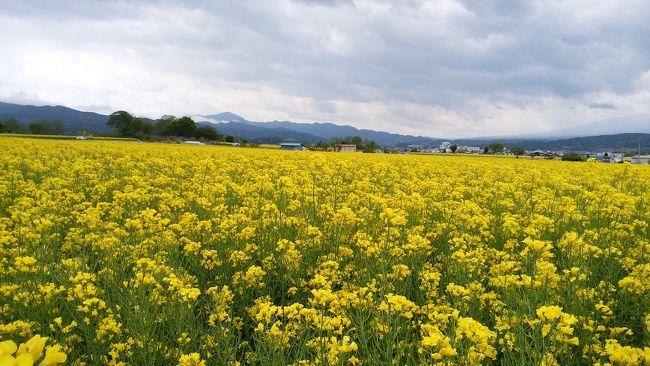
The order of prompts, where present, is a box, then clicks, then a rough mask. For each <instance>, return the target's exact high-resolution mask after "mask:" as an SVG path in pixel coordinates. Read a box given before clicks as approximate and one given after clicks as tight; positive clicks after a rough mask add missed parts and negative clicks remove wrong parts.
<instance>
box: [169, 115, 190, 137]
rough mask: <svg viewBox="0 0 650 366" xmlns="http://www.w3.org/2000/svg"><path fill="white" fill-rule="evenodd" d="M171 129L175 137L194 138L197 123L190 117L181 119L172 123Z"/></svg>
mask: <svg viewBox="0 0 650 366" xmlns="http://www.w3.org/2000/svg"><path fill="white" fill-rule="evenodd" d="M169 129H170V132H171V135H173V136H182V137H192V136H194V131H195V130H196V123H194V121H193V120H192V119H191V118H190V117H187V116H186V117H181V118H177V119H175V120H174V121H172V122H171V124H170V126H169Z"/></svg>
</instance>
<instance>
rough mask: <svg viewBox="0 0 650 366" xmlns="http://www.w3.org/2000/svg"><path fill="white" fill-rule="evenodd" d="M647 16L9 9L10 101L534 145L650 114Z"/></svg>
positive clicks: (453, 10)
mask: <svg viewBox="0 0 650 366" xmlns="http://www.w3.org/2000/svg"><path fill="white" fill-rule="evenodd" d="M644 5H645V4H644V1H643V0H622V1H618V2H612V1H595V2H594V1H586V0H585V1H577V2H544V1H539V2H518V1H516V2H515V1H506V0H495V1H491V2H483V1H474V0H463V1H460V0H458V1H453V0H441V1H435V2H430V1H416V0H412V1H404V2H392V1H362V0H355V1H318V0H302V1H291V0H281V1H278V2H268V1H262V0H251V1H241V2H207V1H205V2H204V1H195V2H176V1H171V2H167V1H165V2H162V1H160V2H159V1H151V2H146V1H139V2H109V1H85V2H79V3H70V2H66V1H62V0H61V1H49V2H42V1H23V2H7V1H2V0H0V6H2V8H3V12H2V13H0V49H2V50H3V57H2V58H0V99H1V100H5V101H14V102H20V101H23V102H30V103H31V102H33V103H38V102H39V101H40V102H43V103H52V104H64V105H67V106H70V107H73V108H82V109H83V108H85V109H91V110H95V111H98V112H102V113H108V112H111V111H112V110H117V109H127V110H130V111H132V112H134V113H136V114H139V115H146V116H149V117H158V116H160V115H162V114H169V113H171V114H195V113H198V114H210V113H217V112H222V111H232V112H235V113H238V114H241V115H243V116H245V117H247V118H249V119H254V120H272V119H289V120H297V121H305V122H307V121H329V122H335V123H342V124H351V125H354V126H356V127H360V128H371V129H380V130H386V131H394V132H402V133H411V134H424V135H431V136H449V137H453V136H478V135H501V134H510V133H517V134H519V133H528V132H538V131H544V130H550V129H554V128H558V127H568V126H573V125H579V124H581V123H586V122H590V121H592V120H597V119H602V118H610V117H621V116H625V115H632V114H650V103H649V99H650V97H649V94H650V91H649V90H650V76H648V75H650V71H649V70H650V50H649V48H648V47H647V39H648V38H649V37H650V26H648V24H647V21H646V20H647V19H648V18H650V10H648V7H646V6H644ZM590 106H591V107H590ZM594 106H601V108H598V107H596V108H594ZM602 106H615V107H616V108H602Z"/></svg>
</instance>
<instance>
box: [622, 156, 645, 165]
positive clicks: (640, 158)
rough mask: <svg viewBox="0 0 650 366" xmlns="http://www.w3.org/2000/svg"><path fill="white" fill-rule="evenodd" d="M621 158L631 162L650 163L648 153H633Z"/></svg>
mask: <svg viewBox="0 0 650 366" xmlns="http://www.w3.org/2000/svg"><path fill="white" fill-rule="evenodd" d="M623 160H625V161H629V162H630V163H632V164H640V165H648V164H650V155H635V156H630V157H627V158H624V159H623Z"/></svg>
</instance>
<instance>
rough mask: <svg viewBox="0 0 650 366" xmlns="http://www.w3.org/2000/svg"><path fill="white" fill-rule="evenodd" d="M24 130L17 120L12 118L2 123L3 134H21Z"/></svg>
mask: <svg viewBox="0 0 650 366" xmlns="http://www.w3.org/2000/svg"><path fill="white" fill-rule="evenodd" d="M22 130H23V129H22V128H21V127H20V124H18V121H16V119H15V118H10V119H8V120H5V121H4V122H3V123H2V132H4V133H20V132H22Z"/></svg>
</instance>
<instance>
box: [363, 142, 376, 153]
mask: <svg viewBox="0 0 650 366" xmlns="http://www.w3.org/2000/svg"><path fill="white" fill-rule="evenodd" d="M375 150H377V143H376V142H374V141H372V140H366V141H364V144H363V152H365V153H374V152H375Z"/></svg>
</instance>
